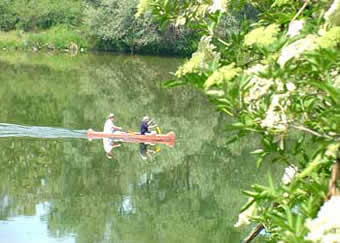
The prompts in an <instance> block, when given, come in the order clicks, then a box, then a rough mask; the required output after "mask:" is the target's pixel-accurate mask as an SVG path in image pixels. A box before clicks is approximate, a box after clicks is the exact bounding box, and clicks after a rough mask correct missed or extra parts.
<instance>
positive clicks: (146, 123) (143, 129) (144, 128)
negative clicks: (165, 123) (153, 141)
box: [140, 116, 157, 135]
mask: <svg viewBox="0 0 340 243" xmlns="http://www.w3.org/2000/svg"><path fill="white" fill-rule="evenodd" d="M152 122H153V121H152V120H150V118H149V117H148V116H144V117H143V120H142V122H141V123H140V134H141V135H147V134H154V133H155V132H150V131H149V129H152V128H155V127H157V124H152Z"/></svg>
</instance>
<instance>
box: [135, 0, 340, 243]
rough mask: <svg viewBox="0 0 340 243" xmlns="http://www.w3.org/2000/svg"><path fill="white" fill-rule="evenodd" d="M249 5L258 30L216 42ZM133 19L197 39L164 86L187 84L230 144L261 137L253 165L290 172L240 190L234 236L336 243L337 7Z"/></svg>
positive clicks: (186, 11)
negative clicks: (177, 28)
mask: <svg viewBox="0 0 340 243" xmlns="http://www.w3.org/2000/svg"><path fill="white" fill-rule="evenodd" d="M246 6H248V7H249V6H252V7H254V8H256V9H257V10H258V12H259V15H258V19H257V20H256V21H255V23H252V24H251V23H250V22H249V21H244V22H243V25H242V28H240V29H239V30H238V31H236V32H233V33H231V34H230V33H223V32H222V33H221V32H220V31H219V28H218V26H219V25H220V21H221V19H223V17H224V16H226V15H227V14H228V13H229V12H232V11H238V10H239V9H242V8H244V7H246ZM198 10H199V11H198ZM139 13H140V15H143V13H146V14H150V13H152V14H153V16H154V17H155V18H156V19H159V20H163V21H167V22H173V23H179V24H182V25H186V26H187V27H190V28H197V27H199V28H200V29H201V30H202V32H201V34H202V36H201V40H200V43H199V46H198V49H197V51H196V52H195V53H194V54H193V55H192V57H191V59H189V60H188V61H187V62H186V63H185V64H184V65H183V66H181V67H180V68H179V69H178V70H177V72H176V74H175V77H174V80H172V81H169V82H168V85H169V86H175V85H180V84H193V85H195V86H197V87H199V88H200V89H202V90H203V91H204V92H205V93H206V94H207V95H208V96H209V97H210V98H211V100H212V101H213V102H214V103H215V104H216V106H217V108H218V109H219V110H221V111H222V112H224V113H225V114H226V115H229V116H231V117H233V119H234V121H235V122H234V124H233V126H232V127H231V129H232V130H234V131H235V130H238V131H239V133H237V134H236V136H235V137H234V138H233V139H232V140H231V142H232V141H234V140H237V139H239V138H240V137H243V136H250V135H251V134H252V133H256V134H258V135H260V136H261V140H262V145H261V146H260V147H259V148H258V149H257V150H255V151H254V152H253V153H254V154H257V155H258V156H259V158H258V160H257V161H256V163H257V165H258V166H260V165H261V164H262V162H263V161H269V162H272V163H274V162H276V163H281V164H283V165H286V166H287V169H286V171H285V176H284V177H283V178H282V183H279V184H276V183H274V182H273V179H272V176H270V175H269V177H268V185H258V184H254V185H253V186H252V188H251V189H250V190H248V191H245V194H246V195H247V196H248V197H249V201H248V203H246V205H245V207H244V208H243V211H244V212H243V213H242V214H240V217H239V222H237V224H235V227H240V226H242V225H244V224H248V223H250V222H257V223H259V227H258V229H262V228H265V231H266V232H267V234H266V236H267V237H266V238H267V239H266V241H267V242H339V241H340V220H339V216H338V215H339V205H340V203H339V202H340V197H339V188H338V185H337V184H338V178H339V175H340V154H339V151H340V123H339V121H340V82H339V81H340V76H339V73H340V48H339V46H340V1H339V0H323V1H312V0H304V1H300V0H248V1H233V0H214V1H211V0H190V1H188V0H184V1H183V0H174V1H167V0H144V1H141V2H140V5H139ZM254 162H255V161H254ZM256 233H258V232H254V235H256ZM254 235H253V236H254ZM250 238H251V237H250ZM250 238H249V239H250ZM247 242H248V241H247Z"/></svg>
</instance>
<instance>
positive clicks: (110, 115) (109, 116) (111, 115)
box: [107, 113, 115, 118]
mask: <svg viewBox="0 0 340 243" xmlns="http://www.w3.org/2000/svg"><path fill="white" fill-rule="evenodd" d="M111 117H115V115H114V114H113V113H110V114H109V115H108V116H107V118H111Z"/></svg>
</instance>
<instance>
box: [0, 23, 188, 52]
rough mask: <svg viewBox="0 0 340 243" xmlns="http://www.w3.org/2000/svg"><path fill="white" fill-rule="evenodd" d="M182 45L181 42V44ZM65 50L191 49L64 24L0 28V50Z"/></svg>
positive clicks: (140, 50)
mask: <svg viewBox="0 0 340 243" xmlns="http://www.w3.org/2000/svg"><path fill="white" fill-rule="evenodd" d="M182 46H184V45H182ZM13 50H16V51H32V52H58V53H60V52H68V53H72V54H77V53H84V52H89V51H104V52H122V53H134V54H151V55H167V56H182V57H183V56H190V55H191V54H192V50H193V48H191V49H189V48H187V49H186V50H183V49H182V48H181V43H179V45H178V46H177V47H176V46H173V45H170V44H169V43H166V41H158V42H157V43H156V42H155V43H151V44H148V45H145V46H139V47H138V46H136V45H133V44H132V45H131V46H127V45H122V43H121V42H120V41H119V40H118V41H114V42H112V41H110V42H109V41H105V40H98V39H93V38H91V37H89V36H87V35H86V34H84V33H83V32H82V31H80V30H73V29H70V28H68V27H67V26H55V27H52V28H50V29H47V30H44V31H38V32H24V31H16V30H12V31H7V32H4V31H0V51H13Z"/></svg>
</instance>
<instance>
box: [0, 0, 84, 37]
mask: <svg viewBox="0 0 340 243" xmlns="http://www.w3.org/2000/svg"><path fill="white" fill-rule="evenodd" d="M82 6H83V2H82V1H80V0H71V1H69V0H61V1H53V0H46V1H37V0H34V1H28V0H12V1H10V0H5V1H1V3H0V16H1V19H0V29H2V30H6V31H7V30H11V29H14V28H17V29H21V30H25V31H28V30H35V29H46V28H49V27H51V26H55V25H58V24H67V25H71V26H79V25H80V24H81V21H82V9H83V7H82Z"/></svg>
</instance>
